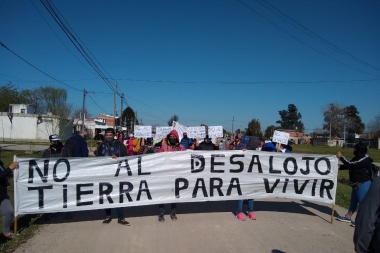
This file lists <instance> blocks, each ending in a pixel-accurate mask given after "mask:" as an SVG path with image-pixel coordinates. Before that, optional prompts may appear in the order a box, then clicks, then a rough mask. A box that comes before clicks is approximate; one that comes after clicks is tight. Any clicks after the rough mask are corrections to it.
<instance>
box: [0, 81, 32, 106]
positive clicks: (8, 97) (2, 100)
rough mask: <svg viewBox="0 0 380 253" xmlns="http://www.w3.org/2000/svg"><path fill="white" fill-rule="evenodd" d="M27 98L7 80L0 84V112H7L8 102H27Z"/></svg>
mask: <svg viewBox="0 0 380 253" xmlns="http://www.w3.org/2000/svg"><path fill="white" fill-rule="evenodd" d="M27 103H28V100H27V98H25V97H24V96H23V94H22V93H20V92H19V90H18V89H17V87H16V86H15V85H14V84H13V83H11V82H9V83H7V84H5V85H1V86H0V112H8V111H9V105H10V104H27Z"/></svg>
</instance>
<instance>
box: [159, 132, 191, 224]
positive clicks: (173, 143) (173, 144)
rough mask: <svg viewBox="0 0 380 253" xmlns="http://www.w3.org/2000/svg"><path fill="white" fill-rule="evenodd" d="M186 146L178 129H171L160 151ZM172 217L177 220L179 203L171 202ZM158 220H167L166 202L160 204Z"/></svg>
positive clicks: (170, 150)
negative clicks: (183, 144) (180, 140)
mask: <svg viewBox="0 0 380 253" xmlns="http://www.w3.org/2000/svg"><path fill="white" fill-rule="evenodd" d="M185 150H186V149H185V147H184V146H182V145H181V143H180V142H179V135H178V132H177V131H176V130H172V131H170V133H169V134H168V135H167V136H166V139H163V140H162V144H161V147H160V149H159V150H158V152H174V151H185ZM170 218H171V219H172V220H177V204H176V203H172V204H171V211H170ZM158 221H160V222H164V221H165V204H160V205H158Z"/></svg>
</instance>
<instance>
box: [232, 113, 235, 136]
mask: <svg viewBox="0 0 380 253" xmlns="http://www.w3.org/2000/svg"><path fill="white" fill-rule="evenodd" d="M234 120H235V116H232V135H233V136H234V137H235V134H234Z"/></svg>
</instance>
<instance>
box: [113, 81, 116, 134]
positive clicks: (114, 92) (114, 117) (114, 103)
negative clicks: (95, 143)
mask: <svg viewBox="0 0 380 253" xmlns="http://www.w3.org/2000/svg"><path fill="white" fill-rule="evenodd" d="M116 89H117V83H116V81H115V83H114V88H113V129H114V130H116Z"/></svg>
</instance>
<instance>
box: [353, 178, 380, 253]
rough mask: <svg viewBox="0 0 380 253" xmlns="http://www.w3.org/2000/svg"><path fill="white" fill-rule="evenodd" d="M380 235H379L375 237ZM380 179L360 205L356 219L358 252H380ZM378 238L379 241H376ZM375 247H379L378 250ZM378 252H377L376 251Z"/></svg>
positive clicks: (355, 237)
mask: <svg viewBox="0 0 380 253" xmlns="http://www.w3.org/2000/svg"><path fill="white" fill-rule="evenodd" d="M375 231H377V232H376V233H378V234H377V235H375ZM379 237H380V177H376V178H375V179H374V180H373V182H372V185H371V187H370V188H369V190H368V192H367V195H366V196H365V198H364V199H363V201H362V202H361V203H360V206H359V211H358V213H357V215H356V219H355V233H354V245H355V251H356V252H360V253H361V252H380V240H379ZM376 238H377V241H376ZM374 247H377V248H376V249H375V248H374ZM376 250H377V251H376Z"/></svg>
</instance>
